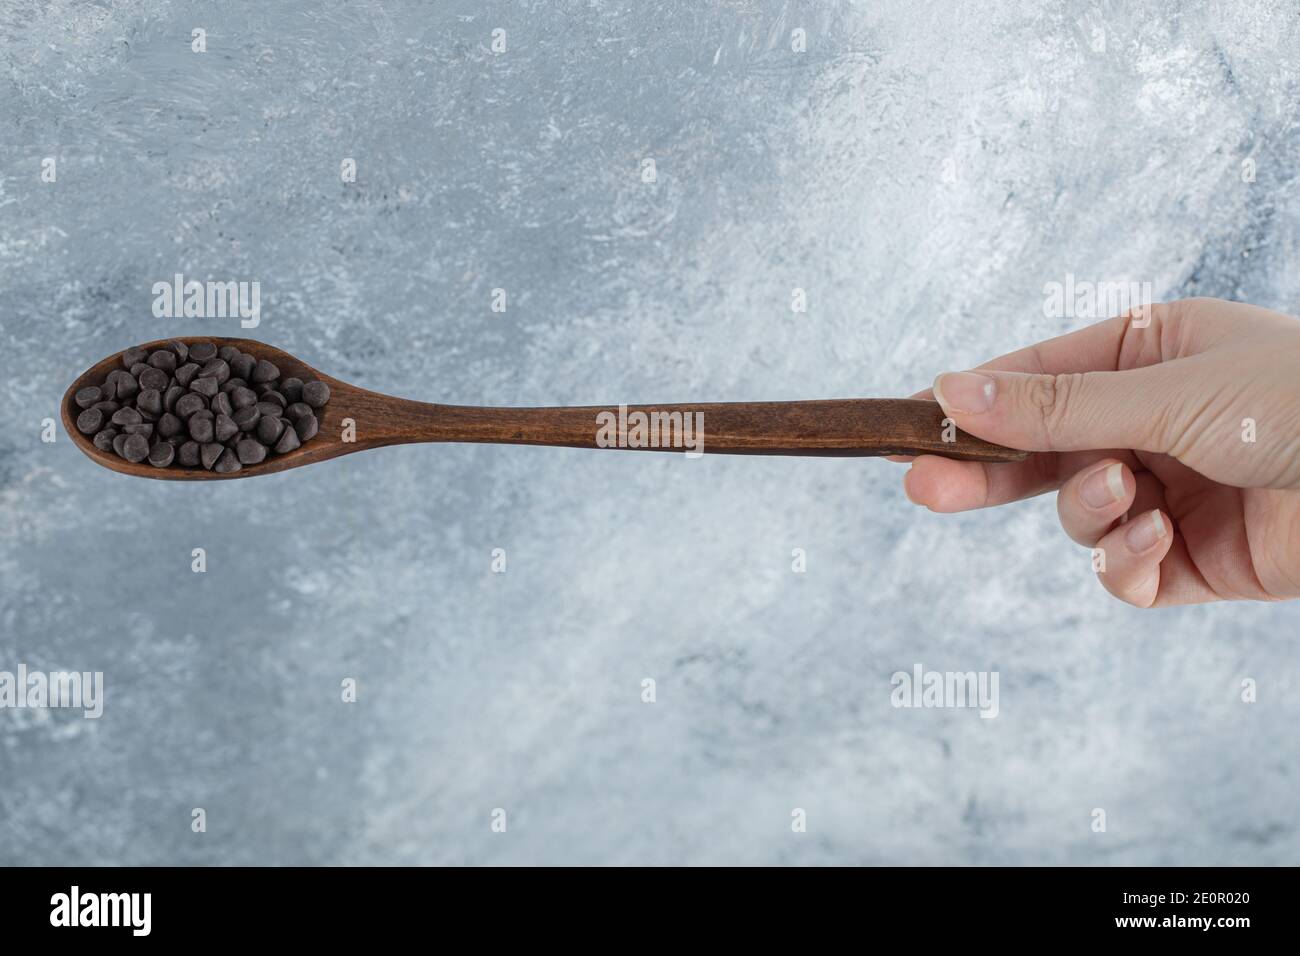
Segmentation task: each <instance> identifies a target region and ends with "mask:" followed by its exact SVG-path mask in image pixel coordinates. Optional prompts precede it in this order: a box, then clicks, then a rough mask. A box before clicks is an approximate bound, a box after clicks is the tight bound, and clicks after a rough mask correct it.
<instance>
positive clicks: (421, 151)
mask: <svg viewBox="0 0 1300 956" xmlns="http://www.w3.org/2000/svg"><path fill="white" fill-rule="evenodd" d="M196 27H201V28H203V29H205V30H206V31H207V52H206V53H194V52H192V51H191V48H190V43H191V31H192V30H193V29H194V28H196ZM494 29H503V30H505V31H506V34H505V36H506V50H505V52H503V53H499V54H498V53H494V52H493V51H492V50H491V48H490V44H491V42H492V31H493V30H494ZM796 29H802V30H804V31H805V34H806V38H807V40H806V44H807V49H806V52H803V53H798V52H794V51H792V49H791V45H792V40H791V35H792V31H794V30H796ZM1102 41H1104V42H1102ZM45 157H56V159H57V181H56V182H55V183H45V182H42V181H41V178H40V173H41V161H42V159H44V158H45ZM345 157H352V158H354V159H355V160H356V161H357V165H358V171H359V174H358V181H357V182H356V183H355V184H345V183H343V182H341V180H340V175H339V170H340V162H341V161H342V160H343V159H344V158H345ZM647 157H650V158H653V159H654V160H655V163H656V170H657V182H655V183H645V182H643V181H642V177H641V164H642V161H643V160H644V159H645V158H647ZM1248 158H1249V159H1253V160H1254V162H1255V164H1256V169H1257V175H1256V181H1255V182H1253V183H1245V182H1243V181H1242V175H1241V172H1242V162H1243V160H1245V159H1248ZM1297 163H1300V19H1298V18H1297V17H1296V15H1295V9H1294V7H1293V5H1291V4H1286V3H1264V2H1242V3H1229V2H1210V3H1203V2H1188V3H1168V2H1160V3H1151V4H1120V3H1108V2H1101V3H1088V2H1049V3H993V4H954V3H951V2H948V0H937V2H916V0H892V2H872V3H862V4H847V3H845V4H841V3H811V2H807V3H797V2H790V3H781V2H739V0H736V2H718V3H691V2H686V0H674V2H666V0H661V2H634V0H604V2H601V0H591V2H582V3H579V2H555V3H541V2H510V3H505V2H498V3H482V2H444V0H438V2H416V0H409V2H397V0H393V2H382V3H381V2H357V3H347V4H345V3H328V4H314V3H288V2H285V3H253V2H234V3H187V2H167V0H101V2H71V0H0V322H2V323H3V333H2V335H3V338H2V339H0V401H2V402H3V406H4V415H3V417H2V418H0V669H10V670H12V669H13V668H14V667H16V665H17V664H18V663H20V662H22V663H26V664H27V665H28V666H29V667H30V668H42V669H46V670H58V669H75V670H102V671H103V672H104V674H105V682H106V701H105V710H104V715H103V717H102V718H101V719H100V720H98V721H94V720H85V719H82V718H81V717H80V716H78V715H76V714H72V713H69V712H67V711H31V710H23V711H18V710H6V711H3V712H0V863H3V864H36V863H87V864H110V863H113V864H115V863H128V864H155V863H182V864H234V863H244V864H287V863H308V864H374V863H417V864H444V863H449V864H535V863H560V864H637V863H648V864H717V863H740V864H828V863H843V864H849V863H867V864H871V863H922V864H938V863H957V864H971V863H975V864H990V863H1084V864H1174V863H1178V864H1192V863H1210V864H1229V863H1249V862H1260V863H1268V864H1280V863H1295V862H1297V859H1298V857H1300V831H1298V829H1297V827H1298V825H1300V801H1297V783H1298V781H1297V773H1298V772H1300V742H1298V741H1297V726H1298V725H1300V703H1297V699H1298V697H1297V694H1298V692H1300V680H1298V673H1300V666H1298V664H1297V660H1298V659H1300V644H1298V643H1297V639H1298V635H1297V625H1298V624H1300V607H1296V606H1247V605H1231V606H1218V607H1206V608H1189V609H1181V610H1172V611H1162V612H1155V613H1150V612H1146V613H1144V612H1139V611H1136V610H1133V609H1131V608H1128V607H1125V606H1123V605H1121V604H1119V603H1118V602H1116V601H1114V600H1113V599H1111V598H1109V597H1108V596H1107V595H1106V594H1105V593H1104V592H1103V591H1102V589H1101V588H1100V587H1099V586H1098V585H1097V584H1096V582H1095V581H1094V580H1093V579H1092V575H1091V573H1090V569H1089V563H1088V562H1089V556H1088V554H1087V552H1085V551H1083V550H1082V549H1080V548H1078V547H1077V546H1075V545H1073V544H1072V543H1070V542H1069V541H1068V540H1067V539H1066V538H1065V537H1064V535H1063V534H1062V533H1061V532H1060V531H1059V528H1058V527H1057V523H1056V518H1055V506H1054V502H1053V500H1052V499H1051V498H1050V497H1047V498H1042V499H1039V500H1035V501H1032V502H1026V503H1023V504H1020V505H1016V506H1012V507H1008V508H1004V509H1001V510H998V511H996V512H990V513H979V514H968V515H961V516H938V515H932V514H930V513H928V512H925V511H923V510H918V509H916V508H914V507H912V506H911V505H909V504H908V503H907V501H906V500H905V498H904V496H903V494H902V489H901V477H902V468H901V467H900V466H897V465H893V464H890V463H887V462H882V461H874V460H858V461H855V460H806V461H799V460H782V459H772V460H763V459H757V458H755V459H743V458H742V459H728V458H725V457H712V458H711V457H709V456H705V458H704V459H702V460H700V461H686V460H684V459H682V458H681V457H679V456H662V457H660V456H653V455H634V454H614V453H593V452H583V451H570V450H548V449H535V448H496V447H486V446H485V447H473V446H447V447H434V446H422V447H410V448H394V449H385V450H381V451H378V452H372V453H369V454H365V455H356V456H352V457H350V458H347V459H344V460H340V461H337V462H334V463H331V464H328V465H323V466H318V467H313V468H310V469H306V470H300V471H295V472H290V473H287V474H282V475H275V476H269V477H264V478H259V479H255V480H251V481H240V482H232V483H222V484H217V485H206V486H193V485H185V484H172V483H151V482H150V483H147V482H142V481H139V480H133V479H129V478H126V477H124V476H121V475H117V474H114V473H111V472H108V471H105V470H103V469H99V468H96V467H95V466H93V465H92V464H91V463H90V462H89V461H88V460H87V459H86V458H85V457H84V456H82V455H81V454H80V453H79V452H77V451H76V449H75V448H74V447H73V446H72V444H71V443H70V441H69V439H68V438H67V436H66V435H63V434H62V433H60V435H59V437H58V440H57V441H56V442H55V443H53V444H45V443H42V442H41V440H40V432H41V421H42V419H44V418H46V417H57V414H58V402H59V398H60V396H61V394H62V392H63V390H64V388H65V387H66V386H67V384H68V383H69V382H70V380H71V379H72V378H73V377H74V376H75V375H76V374H78V373H79V372H80V371H81V370H82V369H83V368H85V367H86V366H88V365H89V364H91V363H92V362H93V361H94V360H96V359H98V358H99V357H101V356H102V355H104V354H107V353H109V352H110V351H114V350H117V349H120V348H123V347H125V346H127V345H130V344H134V343H136V342H139V341H144V340H148V339H153V338H157V337H161V336H165V335H184V334H203V333H208V334H212V335H221V334H230V335H235V334H239V332H238V328H237V324H236V323H234V322H231V321H222V320H199V319H175V320H168V319H157V318H154V317H153V315H152V314H151V302H152V295H151V286H152V284H153V283H154V282H156V281H159V280H166V279H168V278H170V277H171V276H172V275H173V274H174V273H175V272H178V271H179V272H183V273H185V274H186V275H187V276H193V277H199V278H214V279H243V280H250V281H251V280H257V281H259V282H260V283H261V288H262V309H263V317H262V324H261V327H260V328H259V329H257V330H255V332H254V333H253V334H254V335H256V336H257V337H260V338H263V339H265V340H267V341H270V342H273V343H275V344H277V345H279V346H282V347H284V348H287V349H289V350H290V351H293V352H295V353H297V354H300V355H301V356H303V357H304V358H306V359H307V360H308V361H310V362H312V363H314V364H316V365H317V366H319V367H321V368H323V369H326V370H329V371H331V372H332V373H334V374H336V375H338V376H339V377H342V378H344V379H348V380H352V381H355V382H357V383H360V384H364V385H367V386H369V387H372V388H376V389H379V390H383V391H389V392H392V393H395V394H399V395H407V396H411V397H419V398H424V399H426V400H431V401H452V402H464V403H480V402H481V403H494V404H550V403H583V404H589V403H602V402H618V401H632V402H635V401H682V400H728V399H733V400H742V399H748V400H755V399H797V398H829V397H847V396H869V395H897V394H908V393H910V392H911V391H913V390H915V389H917V388H920V387H923V386H925V385H927V384H928V383H929V382H930V380H931V379H932V377H933V376H934V374H935V373H936V372H938V371H941V370H944V369H950V368H962V367H967V366H969V365H972V364H975V363H978V362H979V361H982V360H984V359H986V358H989V357H991V356H993V355H995V354H998V353H1001V352H1003V351H1007V350H1009V349H1012V348H1015V347H1018V346H1019V345H1022V344H1025V343H1027V342H1029V341H1032V340H1034V339H1037V338H1041V337H1044V336H1047V335H1051V334H1056V333H1058V332H1061V331H1064V330H1067V329H1069V328H1073V327H1077V326H1080V325H1082V324H1084V323H1085V322H1086V321H1087V320H1086V319H1083V318H1067V319H1050V318H1045V317H1044V314H1043V286H1044V283H1046V282H1051V281H1064V279H1065V277H1066V275H1067V274H1072V275H1074V276H1076V277H1078V278H1079V279H1083V280H1090V281H1097V280H1107V279H1119V278H1127V279H1133V280H1138V281H1150V282H1152V283H1153V287H1154V290H1155V294H1156V296H1157V297H1159V298H1170V297H1177V296H1183V295H1191V294H1208V295H1219V296H1226V297H1233V298H1240V299H1245V300H1249V301H1253V302H1257V303H1260V304H1262V305H1266V306H1270V307H1274V308H1279V309H1283V310H1288V311H1296V310H1298V309H1300V268H1298V265H1300V185H1298V184H1297V180H1296V172H1297ZM945 174H947V175H945ZM796 287H798V288H802V289H805V290H806V292H807V296H808V302H809V308H808V311H807V312H806V313H805V314H794V313H792V312H791V308H790V303H791V295H792V289H794V288H796ZM494 288H504V289H505V290H506V291H507V295H508V311H507V312H506V313H504V314H494V313H493V312H492V311H491V309H490V300H491V294H492V290H493V289H494ZM195 547H203V548H206V550H207V553H208V564H209V570H208V571H207V572H206V573H205V574H194V573H192V572H191V571H190V552H191V549H192V548H195ZM494 548H503V549H505V551H506V554H507V561H508V564H507V571H506V572H505V573H504V574H494V573H492V572H491V569H490V561H491V553H492V549H494ZM795 548H802V549H804V550H805V552H806V554H807V571H806V573H803V574H797V573H793V572H792V570H791V561H792V558H791V554H792V551H793V549H795ZM917 662H921V663H923V664H924V665H925V666H926V667H927V668H934V669H949V670H996V671H998V672H999V674H1000V678H1001V700H1000V714H999V716H998V717H997V718H996V719H993V720H981V719H979V718H978V717H977V715H976V714H975V713H974V712H973V711H969V710H900V709H894V708H893V707H891V706H890V704H889V693H890V686H889V678H890V675H891V674H892V673H893V672H894V671H896V670H900V669H903V670H906V669H910V668H911V667H912V666H913V664H915V663H917ZM349 677H350V678H354V679H355V680H356V681H357V682H358V687H359V700H358V701H357V702H356V703H353V704H345V703H342V702H341V701H340V682H341V681H342V680H344V679H345V678H349ZM647 677H648V678H653V679H654V680H655V681H656V688H657V700H656V702H655V703H653V704H645V703H642V702H641V698H640V695H641V681H642V680H643V679H644V678H647ZM1245 678H1253V679H1255V680H1256V681H1257V682H1258V687H1259V691H1258V693H1259V697H1258V701H1257V702H1256V703H1254V704H1245V703H1242V702H1241V701H1240V699H1239V695H1240V686H1241V681H1242V680H1243V679H1245ZM196 807H202V808H204V809H205V810H206V813H207V832H205V833H198V834H196V833H193V832H191V825H190V824H191V811H192V809H193V808H196ZM494 808H503V809H505V810H506V812H507V821H508V828H507V831H506V832H505V833H493V832H492V830H491V828H490V822H491V814H492V811H493V810H494ZM794 808H802V809H804V810H805V811H806V814H807V821H808V823H807V832H806V833H802V834H800V833H794V832H792V829H791V811H792V809H794ZM1094 808H1103V809H1105V810H1106V813H1107V831H1106V832H1105V833H1094V832H1092V830H1091V828H1090V824H1091V822H1092V816H1091V814H1092V810H1093V809H1094Z"/></svg>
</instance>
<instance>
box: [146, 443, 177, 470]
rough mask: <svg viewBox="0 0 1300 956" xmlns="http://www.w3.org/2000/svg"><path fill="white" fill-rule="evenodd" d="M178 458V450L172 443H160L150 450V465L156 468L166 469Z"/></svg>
mask: <svg viewBox="0 0 1300 956" xmlns="http://www.w3.org/2000/svg"><path fill="white" fill-rule="evenodd" d="M175 458H176V449H175V448H173V447H172V445H171V442H165V441H160V442H159V443H158V444H156V445H154V446H153V447H152V448H151V449H149V464H151V465H153V466H154V467H155V468H166V467H167V466H168V465H170V464H171V463H172V462H173V461H174V460H175Z"/></svg>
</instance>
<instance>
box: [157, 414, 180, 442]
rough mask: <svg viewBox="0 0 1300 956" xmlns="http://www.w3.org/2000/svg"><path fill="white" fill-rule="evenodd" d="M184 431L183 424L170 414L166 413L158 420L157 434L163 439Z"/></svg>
mask: <svg viewBox="0 0 1300 956" xmlns="http://www.w3.org/2000/svg"><path fill="white" fill-rule="evenodd" d="M184 430H185V424H184V423H183V422H182V421H181V420H180V419H179V418H177V417H176V416H175V415H173V414H172V413H171V412H167V413H166V414H165V415H163V417H162V418H160V419H158V434H159V435H161V436H162V437H163V438H170V437H171V436H172V435H179V434H180V433H181V432H182V431H184Z"/></svg>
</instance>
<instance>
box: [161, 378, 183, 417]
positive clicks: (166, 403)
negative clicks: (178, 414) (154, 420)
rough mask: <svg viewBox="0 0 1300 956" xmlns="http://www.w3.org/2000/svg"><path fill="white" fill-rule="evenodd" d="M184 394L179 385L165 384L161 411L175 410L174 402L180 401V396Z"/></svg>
mask: <svg viewBox="0 0 1300 956" xmlns="http://www.w3.org/2000/svg"><path fill="white" fill-rule="evenodd" d="M184 394H185V389H183V388H181V387H180V386H179V385H169V386H167V391H166V392H164V393H163V411H165V412H174V411H176V403H177V402H178V401H180V398H181V396H182V395H184Z"/></svg>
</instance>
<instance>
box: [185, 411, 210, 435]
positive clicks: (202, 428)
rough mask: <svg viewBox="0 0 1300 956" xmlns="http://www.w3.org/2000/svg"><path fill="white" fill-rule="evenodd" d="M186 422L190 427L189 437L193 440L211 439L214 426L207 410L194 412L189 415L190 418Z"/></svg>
mask: <svg viewBox="0 0 1300 956" xmlns="http://www.w3.org/2000/svg"><path fill="white" fill-rule="evenodd" d="M188 424H189V429H190V437H191V438H193V439H194V440H195V441H197V442H210V441H212V438H213V435H214V433H215V428H214V426H213V419H212V413H211V412H209V411H201V412H195V413H194V414H193V415H191V416H190V420H189V422H188Z"/></svg>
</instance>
